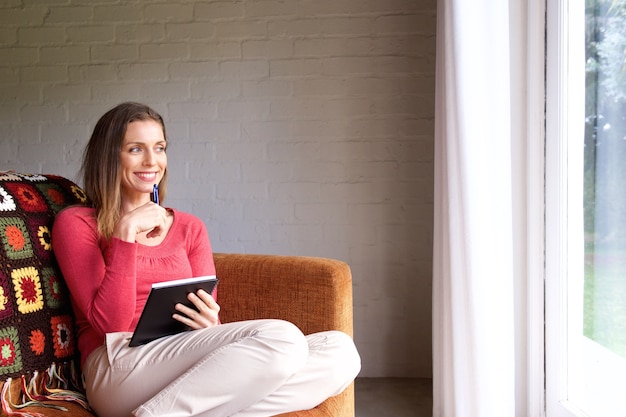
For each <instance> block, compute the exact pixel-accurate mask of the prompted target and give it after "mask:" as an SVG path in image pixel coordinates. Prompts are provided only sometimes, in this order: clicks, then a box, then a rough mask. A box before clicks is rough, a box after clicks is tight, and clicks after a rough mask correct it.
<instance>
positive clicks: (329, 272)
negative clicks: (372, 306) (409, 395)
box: [214, 253, 353, 336]
mask: <svg viewBox="0 0 626 417" xmlns="http://www.w3.org/2000/svg"><path fill="white" fill-rule="evenodd" d="M214 259H215V268H216V271H217V277H218V278H219V280H220V283H219V289H218V304H219V305H220V307H221V311H220V317H221V320H222V322H224V323H227V322H232V321H239V320H249V319H259V318H274V319H283V320H287V321H290V322H292V323H294V324H295V325H297V326H298V327H299V328H300V330H302V332H303V333H305V334H310V333H315V332H319V331H324V330H342V331H344V332H346V333H347V334H349V335H350V336H352V335H353V322H352V313H353V311H352V274H351V271H350V267H349V266H348V265H347V264H346V263H344V262H341V261H337V260H334V259H327V258H313V257H303V256H280V255H248V254H226V253H215V254H214Z"/></svg>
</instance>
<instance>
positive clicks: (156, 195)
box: [150, 184, 159, 204]
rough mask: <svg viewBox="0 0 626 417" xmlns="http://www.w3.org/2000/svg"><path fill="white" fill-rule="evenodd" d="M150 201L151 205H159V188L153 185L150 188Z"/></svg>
mask: <svg viewBox="0 0 626 417" xmlns="http://www.w3.org/2000/svg"><path fill="white" fill-rule="evenodd" d="M150 200H151V201H152V202H153V203H156V204H159V186H158V185H156V184H154V187H152V194H151V195H150Z"/></svg>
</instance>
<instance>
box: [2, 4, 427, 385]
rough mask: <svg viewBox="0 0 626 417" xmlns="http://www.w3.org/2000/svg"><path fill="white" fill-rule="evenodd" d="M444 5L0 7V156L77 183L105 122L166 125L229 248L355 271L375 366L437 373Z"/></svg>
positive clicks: (201, 206)
mask: <svg viewBox="0 0 626 417" xmlns="http://www.w3.org/2000/svg"><path fill="white" fill-rule="evenodd" d="M435 10H436V0H418V1H414V0H371V1H362V0H299V1H279V0H276V1H274V0H234V1H228V2H225V1H215V2H212V1H211V2H207V1H205V0H197V1H196V0H180V1H178V2H176V4H173V3H172V2H167V1H164V0H158V1H148V0H135V1H132V2H119V1H111V0H99V1H97V2H85V1H83V0H63V1H48V2H42V1H28V2H16V1H13V2H3V3H2V4H0V92H1V93H2V94H0V169H15V170H23V171H31V172H47V173H57V174H61V175H65V176H68V177H69V178H72V179H77V178H76V172H77V170H78V167H79V164H80V157H81V152H82V148H83V147H84V144H85V143H86V141H87V139H88V137H89V134H90V131H91V129H92V128H93V125H94V124H95V122H96V120H97V118H98V117H99V116H100V115H101V114H103V113H104V112H105V111H106V110H108V109H109V108H110V107H112V106H113V105H115V104H117V103H119V102H122V101H126V100H136V101H143V102H146V103H148V104H150V105H152V106H153V107H155V108H156V109H157V110H158V111H160V112H161V113H162V114H163V116H164V118H165V119H166V122H167V127H168V133H169V140H170V142H171V143H170V145H171V146H170V147H169V148H168V155H169V161H170V175H171V177H170V181H171V184H170V188H169V190H170V194H169V196H168V199H167V200H166V201H165V203H166V204H167V205H170V206H173V207H177V208H180V209H182V210H186V211H190V212H193V213H194V214H196V215H197V216H199V217H200V218H201V219H202V220H203V221H204V222H205V223H206V225H207V228H208V230H209V234H210V236H211V238H212V243H213V246H214V249H215V250H216V251H221V252H247V253H279V254H293V255H309V256H323V257H332V258H337V259H341V260H344V261H346V262H348V263H349V264H350V266H351V268H352V272H353V275H354V303H355V317H354V324H355V340H356V343H357V345H358V347H359V350H360V352H361V355H362V359H363V371H362V375H363V376H369V377H377V376H387V377H394V376H398V377H428V376H431V374H432V367H431V357H432V356H431V327H430V326H431V324H430V323H431V320H430V317H431V272H432V259H431V253H432V249H431V246H432V215H433V213H432V211H433V148H434V144H433V133H434V132H433V131H434V123H433V118H434V101H435V100H434V70H435V65H434V62H435V59H434V58H435V26H436V25H435V22H436V16H435Z"/></svg>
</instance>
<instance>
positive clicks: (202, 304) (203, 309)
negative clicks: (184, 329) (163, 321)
mask: <svg viewBox="0 0 626 417" xmlns="http://www.w3.org/2000/svg"><path fill="white" fill-rule="evenodd" d="M187 298H188V299H189V301H191V302H192V303H193V305H194V306H195V307H196V309H193V308H190V307H187V306H185V305H184V304H180V303H178V304H176V306H175V308H176V310H177V311H179V312H180V313H182V314H174V315H173V318H174V319H176V320H178V321H180V322H181V323H184V324H186V325H187V326H189V327H191V328H192V329H194V330H197V329H203V328H206V327H212V326H216V325H217V324H219V312H220V306H219V304H217V302H216V301H215V300H214V299H213V297H211V294H209V293H208V292H206V291H204V290H199V291H198V292H197V293H189V295H188V296H187Z"/></svg>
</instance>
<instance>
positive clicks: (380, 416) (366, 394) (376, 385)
mask: <svg viewBox="0 0 626 417" xmlns="http://www.w3.org/2000/svg"><path fill="white" fill-rule="evenodd" d="M354 395H355V399H356V417H432V415H433V388H432V380H431V379H425V378H357V379H356V381H355V394H354Z"/></svg>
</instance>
